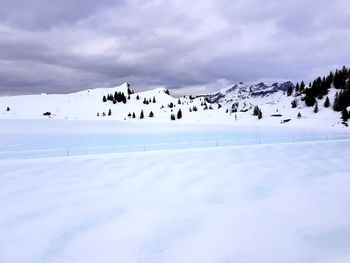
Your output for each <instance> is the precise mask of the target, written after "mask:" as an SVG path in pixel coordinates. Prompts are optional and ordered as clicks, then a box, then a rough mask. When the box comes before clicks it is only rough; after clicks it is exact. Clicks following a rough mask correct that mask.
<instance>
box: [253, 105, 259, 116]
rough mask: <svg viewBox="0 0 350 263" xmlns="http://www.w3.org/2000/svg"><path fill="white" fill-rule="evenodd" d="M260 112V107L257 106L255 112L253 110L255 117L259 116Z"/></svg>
mask: <svg viewBox="0 0 350 263" xmlns="http://www.w3.org/2000/svg"><path fill="white" fill-rule="evenodd" d="M259 111H260V109H259V107H258V106H255V107H254V110H253V116H258V114H259Z"/></svg>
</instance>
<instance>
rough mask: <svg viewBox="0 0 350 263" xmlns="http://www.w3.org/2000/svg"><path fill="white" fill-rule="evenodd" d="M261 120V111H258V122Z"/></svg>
mask: <svg viewBox="0 0 350 263" xmlns="http://www.w3.org/2000/svg"><path fill="white" fill-rule="evenodd" d="M261 118H262V111H261V110H260V109H259V111H258V120H260V119H261Z"/></svg>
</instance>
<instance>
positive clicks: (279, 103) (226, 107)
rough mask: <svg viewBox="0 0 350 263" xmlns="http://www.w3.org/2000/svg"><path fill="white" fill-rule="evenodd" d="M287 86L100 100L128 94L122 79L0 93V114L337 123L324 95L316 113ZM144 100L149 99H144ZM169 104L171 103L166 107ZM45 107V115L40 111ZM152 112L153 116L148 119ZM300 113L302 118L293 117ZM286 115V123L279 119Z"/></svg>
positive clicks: (7, 116) (274, 123)
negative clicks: (67, 89)
mask: <svg viewBox="0 0 350 263" xmlns="http://www.w3.org/2000/svg"><path fill="white" fill-rule="evenodd" d="M289 87H293V84H292V83H291V82H285V83H282V84H278V83H275V84H273V85H271V86H267V85H265V84H264V83H259V84H257V85H251V86H250V85H245V84H243V83H238V84H236V85H234V86H232V87H229V88H227V89H222V90H220V91H218V92H216V93H212V94H209V95H203V96H199V97H197V98H192V97H190V96H185V97H182V98H180V104H179V98H174V97H172V96H171V95H168V94H167V93H166V89H163V88H157V89H153V90H148V91H143V92H139V93H134V94H131V95H130V96H129V98H128V99H127V100H126V103H123V102H119V103H115V104H114V103H113V102H112V101H110V100H107V101H106V102H103V96H106V97H107V96H108V94H112V95H114V94H115V93H116V92H120V93H124V94H125V96H128V84H127V83H124V84H123V85H121V86H118V87H114V88H98V89H90V90H84V91H81V92H77V93H71V94H51V95H47V94H41V95H23V96H6V97H0V118H1V119H47V118H54V119H68V120H97V119H98V120H119V121H129V122H134V121H143V122H170V121H171V118H170V117H171V115H172V114H174V116H175V118H176V123H178V122H182V123H209V124H218V123H220V124H233V125H269V126H280V125H286V126H309V127H310V126H312V127H323V128H329V127H332V126H336V127H342V124H341V120H340V114H339V113H337V112H334V111H333V110H332V109H331V107H330V108H329V109H326V108H324V106H323V102H324V99H325V98H323V99H322V100H319V101H318V107H319V112H318V113H317V114H316V113H314V112H313V108H312V107H306V106H305V104H304V102H302V101H300V97H295V94H292V96H289V97H288V96H286V91H287V90H288V88H289ZM334 95H335V90H334V89H331V90H330V92H329V95H328V96H329V99H330V101H331V102H332V101H333V98H334ZM294 99H296V100H297V102H298V106H297V107H296V108H292V107H291V101H292V100H294ZM144 100H147V101H148V102H149V103H148V104H144ZM171 104H173V105H174V106H173V107H169V105H171ZM255 106H259V108H260V109H261V111H262V114H263V118H262V119H260V120H258V118H257V117H256V116H253V115H252V113H253V108H254V107H255ZM194 108H196V109H197V111H195V110H194ZM179 109H181V112H182V118H181V119H177V113H178V111H179ZM109 111H111V115H110V116H109V115H108V112H109ZM141 111H143V113H144V118H143V119H140V114H141ZM46 112H49V113H50V116H47V115H46V116H45V115H44V113H46ZM151 112H152V113H153V115H154V117H152V118H151V117H150V113H151ZM299 112H300V114H301V117H299V118H298V117H297V115H298V113H299ZM133 115H135V118H133ZM272 115H273V116H272ZM279 115H281V116H279ZM288 119H290V120H289V121H288V122H283V121H284V120H288Z"/></svg>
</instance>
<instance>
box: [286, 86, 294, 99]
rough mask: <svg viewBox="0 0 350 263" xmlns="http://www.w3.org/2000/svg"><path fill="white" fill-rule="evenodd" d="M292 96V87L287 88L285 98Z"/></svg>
mask: <svg viewBox="0 0 350 263" xmlns="http://www.w3.org/2000/svg"><path fill="white" fill-rule="evenodd" d="M292 94H293V87H292V86H289V87H288V90H287V96H288V97H289V96H291V95H292Z"/></svg>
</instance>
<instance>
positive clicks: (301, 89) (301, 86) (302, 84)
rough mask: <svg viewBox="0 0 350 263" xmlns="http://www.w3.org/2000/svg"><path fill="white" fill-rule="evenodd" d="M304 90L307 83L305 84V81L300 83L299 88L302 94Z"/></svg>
mask: <svg viewBox="0 0 350 263" xmlns="http://www.w3.org/2000/svg"><path fill="white" fill-rule="evenodd" d="M304 89H305V83H304V81H302V82H301V83H300V88H299V90H300V91H301V92H303V91H304Z"/></svg>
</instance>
